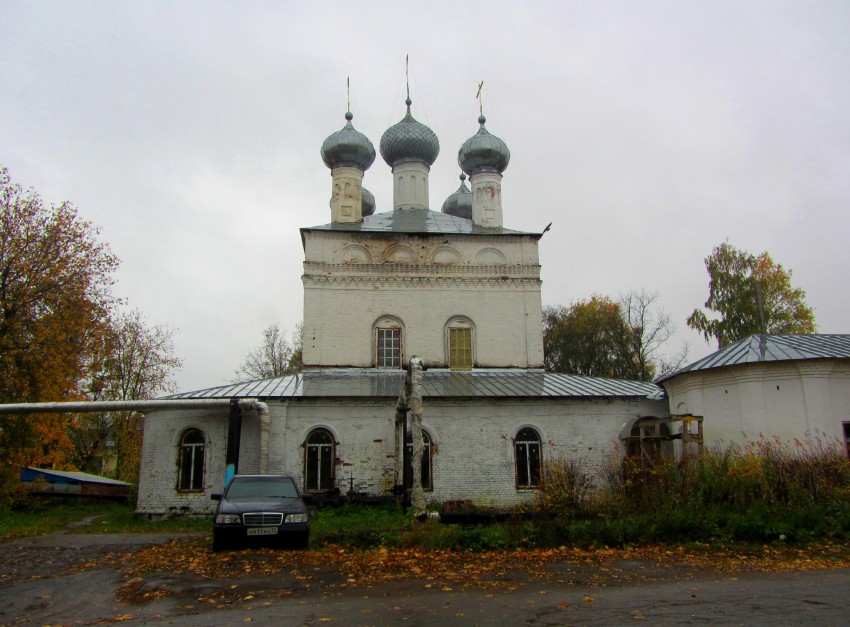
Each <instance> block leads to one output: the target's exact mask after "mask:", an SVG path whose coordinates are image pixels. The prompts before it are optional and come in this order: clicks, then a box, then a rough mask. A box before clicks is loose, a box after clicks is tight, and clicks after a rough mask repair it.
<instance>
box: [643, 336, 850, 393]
mask: <svg viewBox="0 0 850 627" xmlns="http://www.w3.org/2000/svg"><path fill="white" fill-rule="evenodd" d="M801 359H850V335H827V334H817V333H813V334H808V335H762V334H756V335H751V336H750V337H748V338H745V339H743V340H739V341H737V342H735V343H734V344H730V345H729V346H727V347H726V348H724V349H722V350H719V351H717V352H716V353H712V354H711V355H708V356H707V357H703V358H702V359H699V360H697V361H695V362H694V363H692V364H690V365H687V366H685V367H684V368H681V369H679V370H677V371H676V372H673V373H671V374H668V375H666V376H664V377H662V378H660V379H658V381H657V383H660V382H662V381H666V380H667V379H671V378H673V377H676V376H678V375H680V374H684V373H686V372H696V371H697V370H710V369H712V368H722V367H724V366H740V365H742V364H755V363H762V362H768V361H792V360H801Z"/></svg>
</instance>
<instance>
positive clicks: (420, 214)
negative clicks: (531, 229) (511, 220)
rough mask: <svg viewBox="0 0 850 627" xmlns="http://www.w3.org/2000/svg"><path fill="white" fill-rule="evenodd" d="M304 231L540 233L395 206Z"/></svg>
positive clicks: (535, 234) (469, 233) (443, 233)
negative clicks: (475, 222)
mask: <svg viewBox="0 0 850 627" xmlns="http://www.w3.org/2000/svg"><path fill="white" fill-rule="evenodd" d="M304 231H346V232H350V231H354V232H359V233H419V234H421V233H426V234H430V233H433V234H435V235H445V234H450V233H451V234H461V235H532V236H537V237H539V236H540V233H526V232H523V231H512V230H511V229H505V228H493V229H490V228H484V227H480V226H475V225H474V224H472V221H471V220H466V219H464V218H459V217H457V216H453V215H449V214H447V213H441V212H439V211H431V210H430V209H395V210H393V211H387V212H384V213H376V214H374V215H371V216H368V217H365V218H363V222H346V223H331V224H322V225H320V226H308V227H304V228H302V229H301V232H302V233H303V232H304Z"/></svg>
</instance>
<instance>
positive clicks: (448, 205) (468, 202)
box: [443, 173, 472, 220]
mask: <svg viewBox="0 0 850 627" xmlns="http://www.w3.org/2000/svg"><path fill="white" fill-rule="evenodd" d="M443 213H447V214H449V215H450V216H455V217H458V218H465V219H466V220H472V191H470V189H469V188H468V187H467V186H466V174H463V173H461V175H460V187H458V188H457V191H456V192H455V193H454V194H452V195H451V196H449V197H448V198H446V202H444V203H443Z"/></svg>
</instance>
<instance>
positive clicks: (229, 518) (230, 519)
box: [215, 514, 242, 525]
mask: <svg viewBox="0 0 850 627" xmlns="http://www.w3.org/2000/svg"><path fill="white" fill-rule="evenodd" d="M241 522H242V519H241V518H239V514H219V515H218V516H216V517H215V524H217V525H238V524H239V523H241Z"/></svg>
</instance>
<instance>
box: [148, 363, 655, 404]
mask: <svg viewBox="0 0 850 627" xmlns="http://www.w3.org/2000/svg"><path fill="white" fill-rule="evenodd" d="M423 374H424V377H423V386H422V387H423V391H422V395H423V397H425V398H432V399H436V398H612V397H639V398H651V399H654V400H659V399H662V398H664V390H663V389H662V388H660V387H658V386H657V385H655V384H654V383H649V382H645V381H623V380H619V379H603V378H598V377H582V376H578V375H568V374H556V373H551V372H544V371H543V370H473V371H470V372H457V371H451V370H428V371H426V372H424V373H423ZM403 379H404V372H403V371H402V370H383V369H377V368H344V369H343V368H340V369H328V370H308V371H306V372H303V373H299V374H295V375H289V376H285V377H276V378H274V379H263V380H260V381H247V382H245V383H234V384H231V385H223V386H219V387H214V388H208V389H205V390H196V391H194V392H183V393H180V394H174V395H171V396H166V397H163V398H167V399H188V398H193V399H194V398H242V397H247V398H260V399H264V400H268V399H272V398H322V397H324V398H328V397H340V398H345V397H359V398H363V397H389V398H396V397H398V392H399V387H400V385H401V382H402V380H403Z"/></svg>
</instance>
